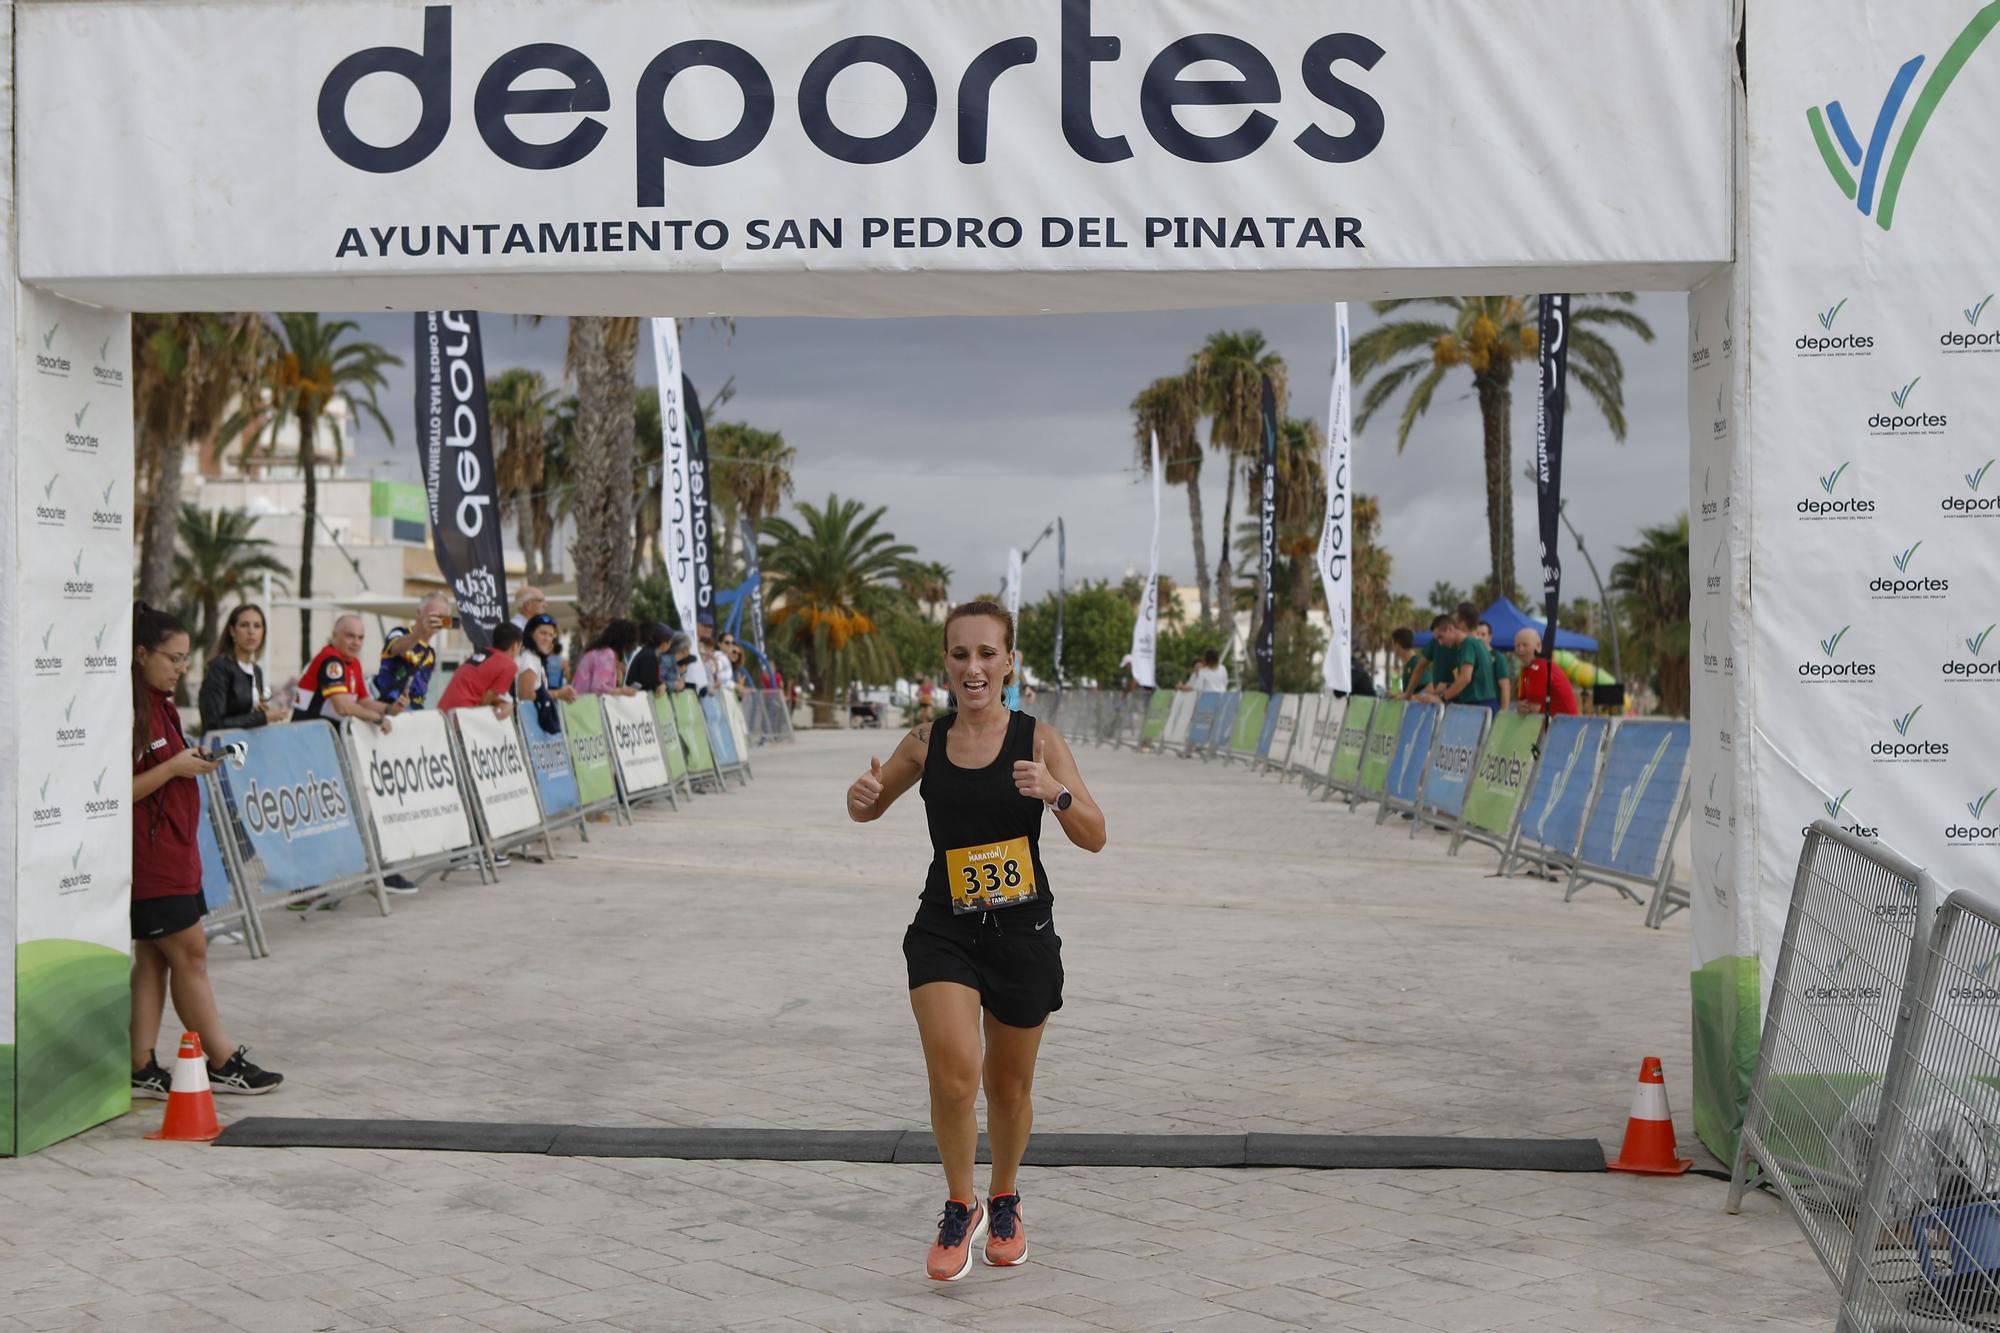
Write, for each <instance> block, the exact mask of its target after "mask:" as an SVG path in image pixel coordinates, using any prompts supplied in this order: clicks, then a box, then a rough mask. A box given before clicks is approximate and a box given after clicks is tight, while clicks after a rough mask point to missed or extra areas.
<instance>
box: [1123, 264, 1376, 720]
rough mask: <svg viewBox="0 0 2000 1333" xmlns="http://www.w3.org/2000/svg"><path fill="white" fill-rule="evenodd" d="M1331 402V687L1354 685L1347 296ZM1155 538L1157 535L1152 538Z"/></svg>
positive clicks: (1326, 550)
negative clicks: (1351, 663) (1352, 665)
mask: <svg viewBox="0 0 2000 1333" xmlns="http://www.w3.org/2000/svg"><path fill="white" fill-rule="evenodd" d="M1333 332H1334V354H1333V404H1332V406H1331V407H1330V408H1329V410H1328V412H1327V416H1326V463H1325V467H1324V471H1325V472H1326V519H1325V522H1324V524H1323V525H1322V526H1321V528H1320V533H1319V551H1318V558H1319V581H1320V586H1321V587H1322V588H1324V589H1325V590H1326V622H1327V631H1328V632H1327V640H1326V659H1325V660H1324V661H1323V662H1321V663H1320V679H1321V680H1323V681H1325V682H1326V687H1327V688H1328V689H1329V690H1339V691H1341V692H1342V693H1346V692H1347V690H1348V689H1350V688H1351V687H1352V685H1353V672H1352V670H1351V669H1350V668H1349V665H1348V660H1349V659H1350V658H1351V657H1352V656H1353V655H1354V561H1353V550H1352V547H1353V545H1354V516H1353V514H1352V513H1350V512H1349V509H1350V506H1351V505H1352V492H1351V489H1350V488H1351V485H1352V480H1351V474H1350V472H1349V469H1348V463H1349V455H1350V454H1351V453H1352V452H1353V447H1354V404H1353V402H1352V401H1351V396H1352V394H1353V391H1354V383H1353V378H1354V377H1353V373H1352V370H1351V368H1350V367H1349V365H1348V361H1347V302H1345V301H1341V302H1339V303H1337V304H1336V305H1335V306H1334V307H1333ZM1154 540H1155V542H1157V541H1158V538H1155V539H1154Z"/></svg>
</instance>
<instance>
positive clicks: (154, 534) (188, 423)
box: [132, 314, 264, 606]
mask: <svg viewBox="0 0 2000 1333" xmlns="http://www.w3.org/2000/svg"><path fill="white" fill-rule="evenodd" d="M263 340H264V322H263V321H262V320H261V319H259V318H258V317H257V316H256V315H252V314H231V315H205V314H175V315H134V316H133V317H132V409H133V411H132V419H133V420H132V424H133V431H134V434H135V436H136V437H137V444H138V450H137V452H138V464H139V482H140V484H139V488H138V489H139V494H138V496H137V497H135V498H136V499H137V500H138V501H139V503H138V504H137V506H136V507H137V509H138V510H139V514H138V527H139V530H140V533H141V536H140V543H139V597H140V599H141V600H142V601H145V602H149V603H151V604H152V605H155V606H164V605H166V602H167V597H168V593H169V592H170V591H171V588H172V583H173V562H174V531H175V524H176V522H177V521H178V519H179V516H180V508H181V460H182V458H183V457H184V455H185V454H186V452H187V446H188V442H189V441H191V440H193V441H200V442H203V443H206V442H207V441H208V440H209V439H210V438H211V437H212V436H213V435H215V433H216V430H217V428H218V427H219V426H221V424H222V422H223V418H224V415H225V413H227V412H228V410H229V404H230V403H231V402H232V401H233V400H236V399H239V398H244V397H247V396H249V394H250V392H251V390H252V388H253V386H254V384H255V382H256V378H257V369H258V366H259V365H260V364H261V363H262V360H263V355H264V347H263Z"/></svg>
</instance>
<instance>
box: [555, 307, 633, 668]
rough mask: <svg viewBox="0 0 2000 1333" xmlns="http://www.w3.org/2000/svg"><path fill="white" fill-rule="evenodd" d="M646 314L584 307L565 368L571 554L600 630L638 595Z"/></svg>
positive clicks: (582, 596) (582, 614) (585, 605)
mask: <svg viewBox="0 0 2000 1333" xmlns="http://www.w3.org/2000/svg"><path fill="white" fill-rule="evenodd" d="M638 350H639V321H638V320H637V319H636V318H634V317H631V316H626V315H578V316H575V317H573V318H572V319H571V320H570V322H569V347H568V351H567V353H566V355H565V356H564V359H563V374H564V375H565V377H567V378H568V379H569V380H570V382H571V383H573V384H574V385H575V386H576V399H577V411H576V432H575V436H574V438H573V441H572V452H573V454H574V457H573V458H572V460H571V464H570V475H571V477H572V478H573V480H574V482H575V485H576V495H575V497H574V500H573V504H574V508H573V509H572V511H571V512H572V514H573V516H574V518H575V520H576V538H575V540H574V541H573V542H572V543H571V544H570V554H571V557H572V562H573V564H574V567H575V574H576V603H577V614H578V618H579V619H580V620H581V621H582V624H583V633H584V634H585V636H591V635H595V634H596V633H597V632H598V631H599V630H601V629H603V628H604V626H605V625H607V624H609V623H610V621H611V619H612V618H613V617H614V616H620V615H623V614H624V613H625V611H626V608H627V607H628V606H630V604H631V601H632V563H633V562H632V511H633V505H634V499H635V497H634V495H633V486H632V474H633V467H634V462H633V454H634V450H633V420H634V412H635V403H634V400H635V398H636V397H637V393H638V381H637V371H636V369H635V367H634V364H633V362H634V358H635V357H636V355H637V354H638Z"/></svg>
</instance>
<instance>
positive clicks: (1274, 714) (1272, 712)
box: [1257, 694, 1296, 759]
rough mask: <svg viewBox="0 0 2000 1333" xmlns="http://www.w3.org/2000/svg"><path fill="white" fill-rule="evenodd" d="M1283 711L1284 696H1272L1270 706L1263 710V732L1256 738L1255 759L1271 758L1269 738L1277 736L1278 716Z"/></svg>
mask: <svg viewBox="0 0 2000 1333" xmlns="http://www.w3.org/2000/svg"><path fill="white" fill-rule="evenodd" d="M1284 711H1285V696H1284V695H1282V694H1274V695H1272V696H1271V703H1270V706H1269V707H1268V708H1266V709H1265V710H1264V730H1263V731H1262V732H1260V733H1259V734H1258V736H1257V757H1258V758H1259V759H1269V758H1270V757H1271V738H1272V737H1273V736H1276V735H1277V734H1278V715H1279V714H1280V713H1282V712H1284ZM1294 720H1296V719H1294Z"/></svg>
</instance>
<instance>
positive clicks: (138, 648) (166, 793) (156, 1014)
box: [132, 602, 284, 1098]
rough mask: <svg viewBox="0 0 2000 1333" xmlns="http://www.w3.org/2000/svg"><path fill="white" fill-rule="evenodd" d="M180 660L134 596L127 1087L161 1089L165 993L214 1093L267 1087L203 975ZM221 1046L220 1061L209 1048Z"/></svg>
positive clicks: (156, 1094) (177, 639) (202, 764)
mask: <svg viewBox="0 0 2000 1333" xmlns="http://www.w3.org/2000/svg"><path fill="white" fill-rule="evenodd" d="M187 668H188V632H187V627H186V626H185V625H183V624H181V622H180V621H179V620H176V619H175V618H174V617H173V616H171V615H169V614H168V613H166V612H165V611H155V610H153V609H152V608H151V607H149V606H147V605H146V604H145V603H144V602H138V603H135V604H134V605H133V608H132V1095H133V1096H134V1097H153V1098H164V1097H165V1096H166V1095H167V1091H168V1088H169V1086H170V1085H171V1083H172V1076H171V1075H170V1074H169V1073H168V1072H167V1071H166V1070H163V1069H161V1068H160V1062H159V1060H158V1059H157V1058H156V1057H155V1055H154V1051H153V1045H154V1043H155V1042H156V1041H158V1040H159V1036H160V1018H161V1015H162V1014H163V1013H164V1012H165V1010H166V1003H167V992H168V990H169V989H170V988H171V989H172V991H173V996H174V1012H175V1013H177V1014H179V1015H180V1018H181V1022H182V1023H184V1024H186V1025H187V1026H188V1027H190V1028H192V1029H193V1030H194V1031H196V1032H198V1033H200V1034H201V1042H202V1049H203V1050H204V1051H205V1052H207V1054H208V1056H209V1066H208V1077H209V1083H210V1086H212V1087H213V1088H214V1089H215V1091H217V1092H235V1093H249V1094H256V1093H261V1092H269V1091H271V1090H272V1089H273V1088H275V1087H277V1086H278V1085H279V1084H280V1083H282V1082H284V1076H283V1075H281V1074H274V1073H272V1072H271V1071H269V1070H267V1069H259V1068H258V1067H257V1066H256V1065H253V1064H251V1063H250V1061H249V1059H248V1058H247V1057H246V1056H245V1054H244V1048H243V1047H241V1046H231V1045H230V1044H229V1038H228V1036H227V1035H225V1034H224V1032H223V1030H222V1015H221V1013H220V1012H219V1011H218V1010H217V1009H216V1007H215V990H214V988H213V987H211V986H210V985H209V982H208V936H207V935H206V934H205V933H203V931H202V928H201V917H202V912H203V911H204V910H205V908H204V903H203V900H202V894H201V852H200V851H199V849H198V848H197V847H196V845H195V834H196V830H197V828H198V827H199V825H200V822H201V789H200V788H199V787H198V786H197V785H196V784H197V781H198V780H199V779H200V778H202V777H203V776H205V775H206V774H209V773H212V772H214V771H215V762H214V761H212V760H209V759H207V758H205V757H204V756H203V754H202V752H201V751H199V750H196V749H193V748H191V747H190V746H189V745H188V743H187V737H186V736H185V735H183V734H182V732H181V715H180V710H179V709H177V708H175V707H174V687H175V686H176V685H178V684H180V679H181V677H182V676H183V675H185V674H186V673H187ZM224 1051H227V1052H229V1055H228V1057H227V1059H226V1060H225V1061H224V1062H223V1063H222V1064H221V1065H217V1064H216V1063H215V1062H214V1057H215V1056H216V1055H217V1054H219V1053H221V1052H224Z"/></svg>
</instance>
